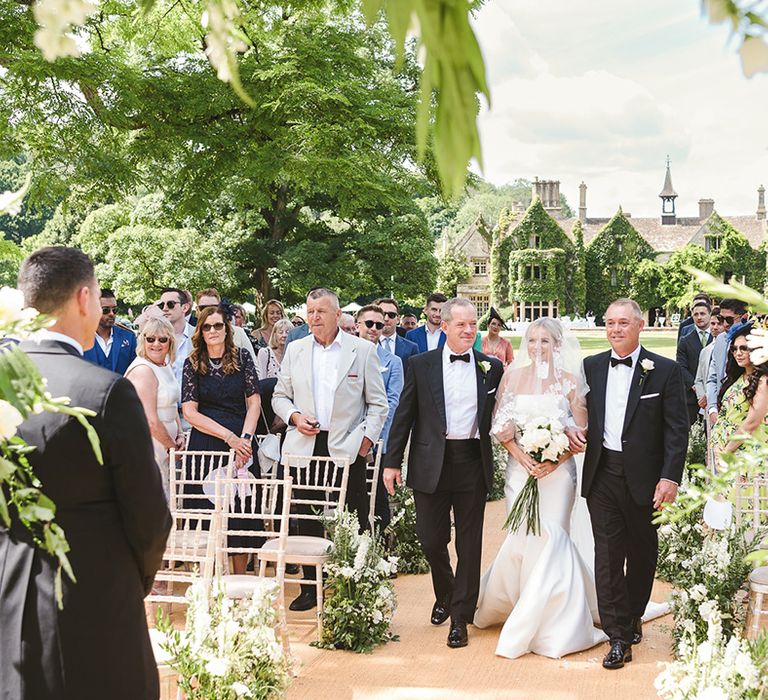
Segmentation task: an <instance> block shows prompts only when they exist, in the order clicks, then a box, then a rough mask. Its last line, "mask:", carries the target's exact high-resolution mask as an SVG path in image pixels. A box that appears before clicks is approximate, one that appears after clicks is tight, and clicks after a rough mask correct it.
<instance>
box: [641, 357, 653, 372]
mask: <svg viewBox="0 0 768 700" xmlns="http://www.w3.org/2000/svg"><path fill="white" fill-rule="evenodd" d="M640 366H641V367H642V368H643V370H644V371H645V372H650V371H651V370H652V369H653V368H654V367H656V365H655V364H654V363H653V360H650V359H648V358H647V357H646V358H644V359H642V360H640Z"/></svg>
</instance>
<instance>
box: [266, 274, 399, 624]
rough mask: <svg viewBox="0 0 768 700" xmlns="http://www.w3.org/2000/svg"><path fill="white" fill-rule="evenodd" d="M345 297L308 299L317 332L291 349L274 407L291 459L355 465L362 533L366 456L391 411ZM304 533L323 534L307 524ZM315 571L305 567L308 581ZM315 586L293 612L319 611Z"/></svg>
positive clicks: (353, 504) (352, 488)
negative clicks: (343, 318) (344, 319)
mask: <svg viewBox="0 0 768 700" xmlns="http://www.w3.org/2000/svg"><path fill="white" fill-rule="evenodd" d="M340 315H341V309H340V308H339V300H338V298H337V296H336V295H335V294H334V293H333V292H331V291H329V290H328V289H315V290H313V291H311V292H310V293H309V296H308V297H307V320H308V323H309V327H310V331H311V334H310V335H309V336H307V337H306V338H302V339H301V340H296V341H294V342H293V343H291V344H290V345H289V346H288V347H287V348H286V350H285V356H284V357H283V363H282V365H281V367H280V374H279V375H278V379H277V385H276V386H275V392H274V394H273V396H272V408H273V409H274V411H275V413H276V414H277V415H278V416H280V418H282V419H283V421H284V422H285V424H286V425H287V426H288V430H287V432H286V435H285V441H284V442H283V454H284V455H285V454H295V455H305V456H308V455H315V456H318V457H321V456H330V457H334V458H346V459H348V460H349V462H350V469H349V480H348V485H347V504H348V505H349V508H350V510H352V511H355V512H356V513H357V517H358V522H359V523H360V529H361V530H362V529H365V527H366V526H367V524H368V492H367V488H366V482H365V469H366V466H365V465H366V459H365V458H366V456H367V455H368V453H369V452H370V451H371V448H372V447H373V444H374V443H375V442H376V440H377V439H378V438H379V434H380V433H381V429H382V427H383V426H384V421H385V420H386V418H387V412H388V409H389V406H388V404H387V393H386V391H385V389H384V381H383V380H382V378H381V366H380V364H379V358H378V356H377V354H376V346H375V345H374V344H373V343H369V342H367V341H365V340H361V339H360V338H357V337H355V336H353V335H349V334H348V333H344V332H342V331H340V330H339V328H338V320H339V316H340ZM299 525H300V532H301V534H307V535H315V534H320V533H319V532H318V530H319V524H318V523H316V522H314V521H307V520H300V521H299ZM313 576H314V572H313V571H312V570H310V569H309V568H308V567H305V569H304V578H307V579H309V578H312V577H313ZM314 604H315V596H314V592H313V587H312V586H310V585H307V586H302V593H301V595H300V596H299V597H298V598H297V599H296V600H294V601H293V602H292V603H291V609H292V610H308V609H309V608H311V607H314Z"/></svg>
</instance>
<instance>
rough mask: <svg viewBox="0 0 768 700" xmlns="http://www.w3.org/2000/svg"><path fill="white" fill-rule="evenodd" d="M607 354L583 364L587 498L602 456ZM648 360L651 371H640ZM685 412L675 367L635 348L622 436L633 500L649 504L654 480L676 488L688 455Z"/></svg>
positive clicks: (608, 362) (584, 484)
mask: <svg viewBox="0 0 768 700" xmlns="http://www.w3.org/2000/svg"><path fill="white" fill-rule="evenodd" d="M610 357H611V352H610V350H609V351H607V352H602V353H600V354H599V355H593V356H592V357H587V358H585V359H584V373H585V374H586V378H587V384H588V385H589V393H588V394H587V408H588V411H589V417H588V421H589V425H588V430H589V433H588V439H587V451H586V455H585V456H584V476H583V479H582V495H583V496H584V497H585V498H586V497H587V496H588V495H589V492H590V489H591V488H592V483H593V481H594V479H595V475H596V474H597V471H598V469H599V465H600V456H601V454H602V451H603V428H604V425H605V413H606V410H610V407H606V405H605V389H606V385H607V382H608V369H609V366H610ZM645 359H648V360H651V361H653V363H654V368H653V369H652V370H650V371H648V372H646V373H644V372H643V369H642V367H641V363H642V361H643V360H645ZM688 428H689V421H688V410H687V408H686V405H685V396H684V394H683V376H682V372H681V370H680V367H679V366H678V364H677V363H676V362H674V361H673V360H670V359H668V358H666V357H662V356H661V355H656V354H655V353H651V352H648V351H647V350H646V349H645V348H642V347H641V348H640V355H639V357H638V362H637V365H636V366H635V367H634V372H633V374H632V381H631V383H630V388H629V397H628V399H627V411H626V414H625V416H624V429H623V432H622V436H621V442H622V452H623V458H624V478H625V479H626V482H627V487H628V488H629V492H630V494H631V495H632V498H633V500H634V501H635V503H637V504H638V505H649V504H651V503H652V502H653V494H654V491H655V490H656V484H657V483H658V481H659V479H669V480H670V481H674V482H675V483H678V484H679V483H680V479H681V478H682V475H683V467H684V466H685V456H686V452H687V450H688Z"/></svg>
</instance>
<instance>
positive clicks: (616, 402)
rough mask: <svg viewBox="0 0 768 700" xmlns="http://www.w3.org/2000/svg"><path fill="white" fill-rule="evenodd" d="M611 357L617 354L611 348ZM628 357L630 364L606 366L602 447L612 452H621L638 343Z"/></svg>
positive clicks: (637, 355) (638, 349)
mask: <svg viewBox="0 0 768 700" xmlns="http://www.w3.org/2000/svg"><path fill="white" fill-rule="evenodd" d="M611 357H615V358H618V359H623V358H619V356H618V355H617V354H616V353H615V352H614V351H613V350H611ZM629 357H631V358H632V366H631V367H627V366H626V365H616V366H615V367H610V366H609V367H608V381H607V382H606V384H605V425H604V427H603V447H607V448H608V449H609V450H613V451H614V452H622V443H621V436H622V434H623V433H624V416H625V415H626V413H627V401H628V400H629V390H630V388H631V384H632V377H633V376H634V374H635V367H637V360H638V358H639V357H640V346H639V345H638V346H637V348H635V350H634V352H632V353H631V354H630V355H629Z"/></svg>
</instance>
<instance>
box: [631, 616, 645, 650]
mask: <svg viewBox="0 0 768 700" xmlns="http://www.w3.org/2000/svg"><path fill="white" fill-rule="evenodd" d="M642 641H643V618H642V617H633V618H632V644H640V642H642Z"/></svg>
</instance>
